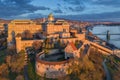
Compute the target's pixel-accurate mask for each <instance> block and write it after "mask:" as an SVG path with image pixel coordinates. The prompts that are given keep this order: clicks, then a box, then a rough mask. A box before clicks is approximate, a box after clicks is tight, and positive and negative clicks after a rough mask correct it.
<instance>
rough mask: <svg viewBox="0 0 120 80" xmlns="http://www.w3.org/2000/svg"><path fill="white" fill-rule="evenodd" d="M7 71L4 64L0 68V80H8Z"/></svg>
mask: <svg viewBox="0 0 120 80" xmlns="http://www.w3.org/2000/svg"><path fill="white" fill-rule="evenodd" d="M8 75H9V70H8V66H7V65H6V64H4V63H3V64H2V65H1V66H0V80H8Z"/></svg>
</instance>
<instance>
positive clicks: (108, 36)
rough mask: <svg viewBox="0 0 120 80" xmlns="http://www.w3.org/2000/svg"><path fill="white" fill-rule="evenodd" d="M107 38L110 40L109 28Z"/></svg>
mask: <svg viewBox="0 0 120 80" xmlns="http://www.w3.org/2000/svg"><path fill="white" fill-rule="evenodd" d="M106 40H107V41H109V40H110V31H109V30H108V31H107V34H106Z"/></svg>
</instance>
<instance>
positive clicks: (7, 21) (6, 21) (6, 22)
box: [0, 19, 11, 24]
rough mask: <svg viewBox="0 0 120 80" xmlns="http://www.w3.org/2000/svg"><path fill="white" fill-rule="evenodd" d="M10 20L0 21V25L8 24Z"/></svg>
mask: <svg viewBox="0 0 120 80" xmlns="http://www.w3.org/2000/svg"><path fill="white" fill-rule="evenodd" d="M10 21H11V20H4V19H0V23H4V24H8V23H9V22H10Z"/></svg>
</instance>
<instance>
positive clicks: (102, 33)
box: [91, 25, 120, 48]
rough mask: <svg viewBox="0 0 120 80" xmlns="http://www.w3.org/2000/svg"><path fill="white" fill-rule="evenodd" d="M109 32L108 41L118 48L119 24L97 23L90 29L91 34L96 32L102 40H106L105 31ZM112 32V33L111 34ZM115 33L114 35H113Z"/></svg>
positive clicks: (119, 45)
mask: <svg viewBox="0 0 120 80" xmlns="http://www.w3.org/2000/svg"><path fill="white" fill-rule="evenodd" d="M108 30H109V32H110V34H111V35H110V41H109V42H110V43H112V44H114V45H115V46H116V47H118V48H120V26H104V25H97V26H94V27H93V29H92V30H91V31H92V33H93V34H97V36H98V37H100V38H101V39H103V40H106V35H105V34H106V33H107V31H108ZM112 34H114V35H112ZM115 34H116V35H115Z"/></svg>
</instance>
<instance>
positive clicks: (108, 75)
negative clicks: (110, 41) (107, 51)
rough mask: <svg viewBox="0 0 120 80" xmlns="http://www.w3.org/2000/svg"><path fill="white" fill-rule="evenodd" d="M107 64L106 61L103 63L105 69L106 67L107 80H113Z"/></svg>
mask: <svg viewBox="0 0 120 80" xmlns="http://www.w3.org/2000/svg"><path fill="white" fill-rule="evenodd" d="M105 62H106V59H105V60H104V61H103V63H102V65H103V67H104V70H105V73H106V80H112V78H111V75H110V72H109V70H108V68H107V66H106V64H105Z"/></svg>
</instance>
